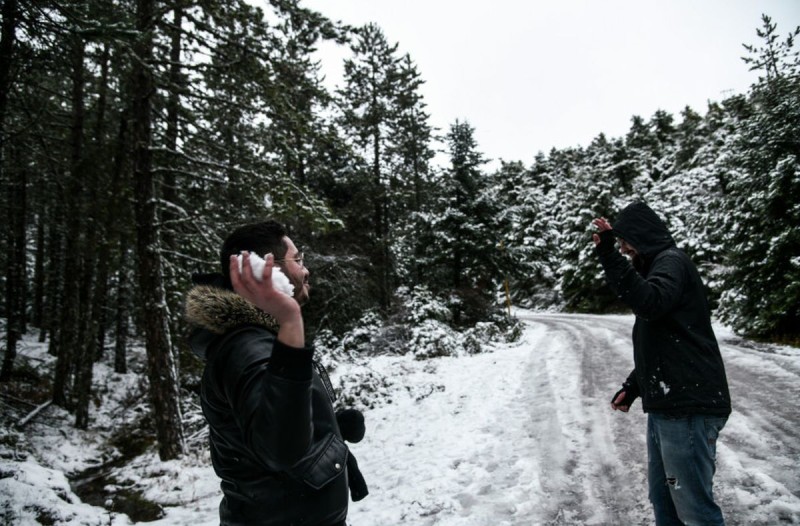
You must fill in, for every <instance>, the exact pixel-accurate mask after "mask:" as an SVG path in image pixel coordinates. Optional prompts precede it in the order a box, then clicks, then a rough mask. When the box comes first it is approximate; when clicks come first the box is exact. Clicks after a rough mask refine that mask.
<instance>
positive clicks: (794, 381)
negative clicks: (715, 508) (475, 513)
mask: <svg viewBox="0 0 800 526" xmlns="http://www.w3.org/2000/svg"><path fill="white" fill-rule="evenodd" d="M519 317H520V319H521V320H523V321H524V322H525V323H526V324H529V325H530V326H532V327H536V328H542V327H544V328H545V333H544V336H543V337H542V338H541V339H540V340H539V345H538V346H537V347H536V350H535V356H532V357H531V360H530V361H529V363H528V365H527V367H528V368H529V371H528V373H529V374H528V375H527V377H529V378H531V382H532V384H531V390H530V393H532V394H531V395H530V398H531V400H530V402H531V403H530V405H529V407H530V417H531V419H530V422H531V433H532V435H533V436H537V434H538V436H539V437H540V438H541V439H542V440H541V441H539V442H538V443H539V446H538V447H537V448H536V449H535V450H534V451H533V454H536V455H538V457H539V458H538V462H539V463H540V467H541V468H542V469H543V470H545V471H546V473H547V475H546V476H544V477H543V482H542V485H543V486H544V487H545V489H546V490H547V493H548V494H549V495H550V496H551V497H552V498H551V499H549V500H548V506H549V507H548V509H546V510H542V516H541V519H542V520H543V523H544V524H553V525H555V524H624V525H636V524H651V523H652V518H651V511H650V505H649V502H648V501H647V490H646V487H647V486H646V481H645V476H646V475H645V465H646V450H645V425H646V422H645V418H646V417H645V416H644V415H643V414H642V413H641V409H640V408H641V406H640V405H639V404H635V405H634V408H633V410H632V411H631V412H630V413H628V414H623V413H619V412H614V411H611V410H610V409H609V403H608V402H609V400H610V398H611V396H612V395H613V393H614V392H615V391H616V390H617V389H618V387H619V384H620V383H621V382H622V381H623V380H624V378H625V377H626V376H627V374H628V373H629V372H630V370H631V368H632V363H633V361H632V356H631V352H632V351H631V343H630V333H631V327H632V325H633V320H634V319H633V317H632V316H594V315H569V314H550V313H542V314H539V313H531V312H521V313H520V314H519ZM720 348H721V352H722V355H723V359H724V361H725V365H726V370H727V374H728V379H729V384H730V390H731V397H732V400H733V407H734V411H733V414H732V415H731V417H730V419H729V421H728V424H727V426H726V427H725V429H724V430H723V432H722V435H721V436H720V441H719V445H718V451H717V477H716V479H715V482H716V484H715V493H716V495H717V499H718V501H719V502H720V504H721V506H722V507H723V511H724V513H725V517H726V522H727V524H728V525H729V526H736V525H742V526H744V525H748V526H749V525H764V526H766V525H775V524H800V468H798V461H800V425H798V424H800V351H798V350H797V349H792V348H787V347H778V346H771V345H762V344H754V343H752V342H748V341H746V340H742V339H739V338H736V337H733V336H732V335H730V334H728V333H724V335H723V337H721V338H720ZM548 484H549V486H548Z"/></svg>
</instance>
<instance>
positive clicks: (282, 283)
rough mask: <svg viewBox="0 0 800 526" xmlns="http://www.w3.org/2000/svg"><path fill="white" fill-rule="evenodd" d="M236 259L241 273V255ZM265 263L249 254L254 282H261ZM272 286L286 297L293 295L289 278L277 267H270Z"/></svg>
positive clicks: (258, 257) (257, 256) (256, 256)
mask: <svg viewBox="0 0 800 526" xmlns="http://www.w3.org/2000/svg"><path fill="white" fill-rule="evenodd" d="M237 259H238V260H239V272H241V271H242V262H243V261H244V259H243V257H242V254H239V255H238V256H237ZM266 263H267V262H266V261H264V260H263V259H262V258H261V257H260V256H259V255H258V254H253V253H251V254H250V268H251V269H252V270H253V277H254V278H256V280H258V281H263V279H264V265H265V264H266ZM272 286H273V287H275V290H277V291H279V292H283V293H284V294H286V295H287V296H291V295H293V294H294V286H293V285H292V284H291V282H290V281H289V278H287V277H286V274H284V273H283V272H281V269H280V268H278V266H277V265H273V266H272Z"/></svg>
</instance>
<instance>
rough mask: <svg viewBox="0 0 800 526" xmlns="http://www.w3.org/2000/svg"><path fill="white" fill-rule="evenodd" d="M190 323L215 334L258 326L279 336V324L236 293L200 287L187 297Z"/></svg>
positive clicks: (207, 286)
mask: <svg viewBox="0 0 800 526" xmlns="http://www.w3.org/2000/svg"><path fill="white" fill-rule="evenodd" d="M186 320H187V321H188V322H189V323H191V324H192V325H194V326H195V327H199V328H202V329H205V330H207V331H209V332H211V333H214V334H224V333H226V332H228V331H229V330H230V329H233V328H234V327H237V326H240V325H258V326H261V327H264V328H266V329H268V330H270V331H272V332H277V330H278V323H277V322H276V321H275V319H274V318H273V317H272V316H270V315H269V314H267V313H266V312H264V311H262V310H261V309H259V308H258V307H256V306H255V305H253V304H252V303H250V302H249V301H247V300H246V299H244V298H243V297H241V296H239V295H238V294H236V293H235V292H233V291H232V290H228V289H223V288H219V287H214V286H210V285H197V286H195V287H193V288H192V289H191V290H190V291H189V293H188V294H187V295H186Z"/></svg>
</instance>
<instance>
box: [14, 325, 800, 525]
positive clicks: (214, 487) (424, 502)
mask: <svg viewBox="0 0 800 526" xmlns="http://www.w3.org/2000/svg"><path fill="white" fill-rule="evenodd" d="M517 316H518V317H519V318H520V319H521V320H523V321H524V322H525V327H526V330H525V333H524V335H523V337H522V338H521V339H520V341H519V342H517V343H515V344H511V345H508V344H498V345H497V347H496V349H495V350H494V351H492V352H485V353H482V354H477V355H472V356H459V357H447V358H436V359H431V360H423V361H419V360H415V359H414V357H413V356H412V355H407V356H380V357H372V358H366V357H362V358H361V359H359V360H358V363H346V364H345V363H343V364H340V366H339V367H337V368H336V369H335V370H333V371H331V378H332V380H333V381H334V384H339V385H342V384H346V385H350V386H352V385H355V384H354V383H353V382H357V381H358V379H359V378H361V379H363V378H364V375H365V374H366V375H367V376H368V377H370V378H373V379H378V380H379V381H377V382H375V383H374V384H372V385H374V386H375V385H377V387H376V389H378V391H381V393H382V394H381V398H380V400H377V402H378V403H377V404H375V407H374V408H373V409H368V410H366V411H365V418H366V423H367V435H366V437H365V439H364V440H363V441H362V442H360V443H358V444H353V445H352V446H351V449H352V451H353V452H354V454H355V455H356V456H357V458H358V461H359V465H360V467H361V469H362V472H363V473H364V476H365V478H366V480H367V482H368V484H369V488H370V495H369V496H368V497H367V498H366V499H365V500H363V501H361V502H358V503H353V504H351V508H350V514H349V517H348V524H349V525H350V526H398V525H403V526H432V525H437V526H511V525H514V526H523V525H524V526H536V525H573V526H580V525H607V526H637V525H643V524H652V523H653V521H652V518H651V511H650V504H649V502H648V501H647V494H646V482H645V457H646V453H645V436H644V433H645V416H644V415H643V414H642V412H641V405H640V404H639V403H636V404H635V405H634V408H633V410H632V411H631V412H630V413H627V414H624V413H620V412H614V411H612V410H611V409H610V407H609V401H610V399H611V396H612V395H613V394H614V392H615V391H616V390H617V389H618V388H619V385H620V383H621V382H622V381H623V379H624V378H625V377H626V376H627V374H628V373H629V372H630V369H631V367H632V356H631V343H630V332H631V327H632V325H633V321H634V319H633V317H632V316H590V315H569V314H542V313H533V312H529V311H518V312H517ZM715 330H716V331H717V336H718V339H719V341H720V344H721V348H722V354H723V357H724V360H725V363H726V367H727V372H728V378H729V381H730V388H731V395H732V398H733V406H734V412H733V414H732V415H731V418H730V420H729V421H728V425H727V426H726V427H725V429H724V430H723V432H722V435H721V436H720V440H719V442H718V448H717V457H718V458H717V466H718V470H717V477H716V486H715V490H716V494H717V497H718V500H719V501H720V503H721V505H722V508H723V511H724V513H725V516H726V519H727V523H728V525H729V526H745V525H747V526H751V525H755V526H759V525H760V526H767V525H769V526H775V525H783V524H800V469H798V463H800V425H799V424H800V350H798V349H796V348H790V347H782V346H777V345H762V344H756V343H753V342H749V341H745V340H741V339H739V338H737V337H735V336H734V335H733V334H731V333H730V332H729V331H727V330H726V329H724V328H722V327H715ZM29 347H30V349H28V351H26V352H28V353H33V354H31V355H32V356H33V355H37V356H41V357H44V358H45V359H46V357H47V356H48V355H47V352H46V346H44V345H43V344H36V343H32V344H30V345H29ZM142 352H143V351H142ZM36 353H38V354H36ZM136 378H137V377H136V375H135V374H130V375H127V376H125V377H124V378H123V377H120V376H119V375H114V374H112V373H111V369H109V368H108V366H107V365H104V366H102V367H100V368H99V369H98V371H97V379H96V381H97V382H98V385H104V386H111V391H109V392H113V393H117V395H118V396H122V395H123V394H124V393H126V392H128V391H126V390H125V389H123V386H124V384H125V382H126V381H130V382H131V385H135V382H136ZM348 382H350V383H348ZM357 385H361V384H357ZM372 396H374V395H372ZM359 403H361V402H359ZM113 407H117V406H113ZM98 418H103V417H102V415H100V416H99V417H98ZM103 425H105V426H108V425H109V424H108V423H106V424H103ZM32 426H33V427H32V428H31V429H34V428H37V426H38V430H39V432H40V433H41V434H42V436H41V437H39V438H38V439H32V441H33V442H34V443H35V447H36V450H37V455H35V456H34V455H31V456H28V457H27V460H25V459H24V458H23V459H22V460H25V461H24V462H23V461H20V462H13V461H11V460H7V459H5V458H4V459H0V472H2V473H0V475H2V477H0V502H3V506H4V507H0V522H3V520H2V517H3V513H4V512H5V513H6V517H15V520H13V521H12V522H11V524H14V525H15V526H17V525H24V526H27V525H28V524H36V523H38V522H40V521H39V520H38V518H37V517H41V516H44V515H42V513H44V512H43V511H42V510H45V511H46V512H47V513H45V515H46V516H47V517H51V518H61V519H63V520H62V521H60V522H59V521H55V519H53V521H51V522H49V523H58V524H66V523H69V524H79V525H81V526H83V525H86V526H89V525H92V526H95V525H100V524H105V525H113V526H129V525H130V524H131V520H130V519H129V518H128V516H127V515H125V514H122V513H109V512H108V511H107V510H105V509H104V508H101V507H97V506H90V505H89V504H84V503H81V502H80V501H79V499H78V498H77V496H75V495H74V494H73V493H72V492H71V490H70V487H69V484H68V482H67V480H66V478H65V477H64V475H63V473H62V471H63V472H73V473H74V472H76V471H80V470H81V469H85V468H86V467H88V466H89V464H88V462H89V461H91V460H92V459H96V457H97V456H98V451H97V447H98V444H97V440H96V438H92V436H93V435H91V434H84V433H81V432H79V431H77V430H75V429H74V428H71V427H66V428H63V427H62V428H55V427H52V426H50V425H48V424H47V422H45V421H42V422H34V423H33V424H32ZM34 434H35V433H34ZM203 451H204V452H205V453H204V454H196V453H195V454H191V455H187V456H185V457H183V458H181V459H178V460H173V461H170V462H161V461H159V460H158V458H157V456H156V455H155V453H154V452H153V453H148V454H146V455H143V456H142V457H140V458H138V459H136V461H135V462H134V463H133V464H132V465H130V466H127V467H125V468H124V469H123V470H122V472H120V473H116V477H117V479H118V480H120V481H123V482H121V484H124V485H128V486H129V485H132V484H136V485H137V486H138V487H142V488H145V489H146V490H145V493H144V497H145V498H146V499H147V500H150V501H153V502H158V503H160V504H162V505H163V506H164V511H165V516H164V517H163V518H161V519H159V520H157V521H155V522H151V523H148V524H151V525H153V526H212V525H216V524H218V523H219V515H218V511H217V507H218V504H219V500H220V497H221V494H220V490H219V480H218V479H217V477H216V475H215V474H214V472H213V470H212V469H211V466H210V460H209V457H208V454H207V450H205V449H203ZM7 452H8V453H9V454H13V451H10V452H9V451H8V450H7ZM37 458H39V459H40V461H41V462H42V464H43V465H40V464H38V463H37V462H36V460H37ZM95 462H96V461H95ZM44 465H46V466H48V468H45V467H43V466H44ZM12 475H13V476H12ZM37 510H38V511H37Z"/></svg>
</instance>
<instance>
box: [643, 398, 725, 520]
mask: <svg viewBox="0 0 800 526" xmlns="http://www.w3.org/2000/svg"><path fill="white" fill-rule="evenodd" d="M727 421H728V417H727V416H722V417H720V416H712V415H685V416H679V417H674V416H666V415H662V414H658V413H648V416H647V459H648V461H647V481H648V484H649V486H650V488H649V489H650V502H652V503H653V511H654V512H655V515H656V526H684V525H685V526H700V525H709V526H712V525H713V526H724V524H725V519H723V518H722V511H721V510H720V509H719V506H717V504H716V503H715V502H714V494H713V491H712V486H713V479H714V472H715V471H716V465H715V461H716V459H717V437H718V436H719V432H720V431H721V430H722V428H723V427H724V426H725V423H726V422H727Z"/></svg>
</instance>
